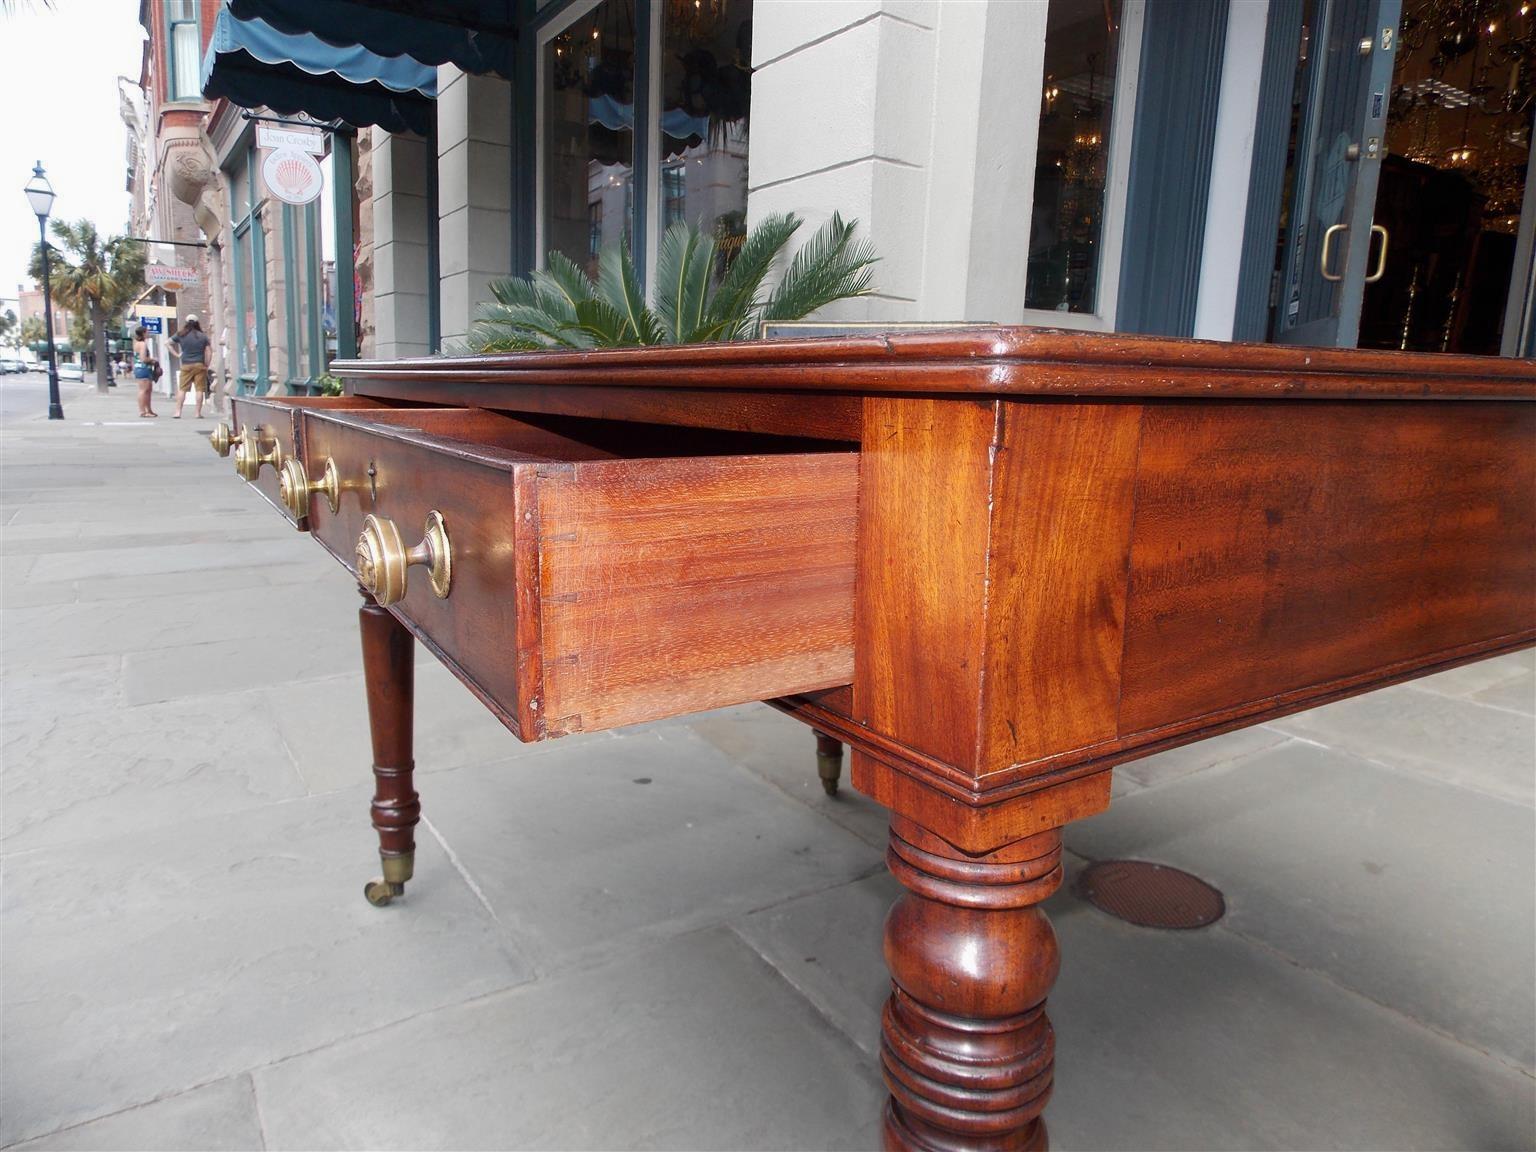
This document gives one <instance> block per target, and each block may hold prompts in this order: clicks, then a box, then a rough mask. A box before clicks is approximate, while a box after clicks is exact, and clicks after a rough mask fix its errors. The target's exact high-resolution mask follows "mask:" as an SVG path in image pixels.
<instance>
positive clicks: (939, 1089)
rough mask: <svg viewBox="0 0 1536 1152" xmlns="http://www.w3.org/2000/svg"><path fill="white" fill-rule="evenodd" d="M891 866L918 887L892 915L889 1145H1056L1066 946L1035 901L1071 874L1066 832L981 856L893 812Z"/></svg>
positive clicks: (1010, 1148)
mask: <svg viewBox="0 0 1536 1152" xmlns="http://www.w3.org/2000/svg"><path fill="white" fill-rule="evenodd" d="M886 863H887V864H888V865H889V866H890V869H891V872H892V874H893V875H894V876H895V877H896V878H897V879H898V880H900V881H901V883H902V884H903V885H904V886H905V887H906V889H907V891H906V892H905V893H903V894H902V896H901V898H900V899H898V900H897V901H896V904H895V906H894V907H892V909H891V912H890V915H889V916H888V917H887V918H886V921H885V961H886V964H887V965H888V966H889V968H890V970H891V984H892V988H891V998H890V1000H889V1001H888V1002H887V1004H886V1007H885V1015H884V1019H883V1021H882V1031H883V1036H882V1041H881V1064H882V1066H883V1071H884V1073H885V1083H886V1086H887V1087H888V1088H889V1089H890V1092H891V1098H890V1101H889V1103H888V1104H887V1106H886V1113H885V1145H886V1147H887V1148H893V1149H895V1148H902V1149H906V1148H917V1149H932V1150H944V1152H949V1150H951V1149H962V1148H964V1149H985V1150H988V1152H1004V1150H1007V1152H1015V1150H1018V1149H1043V1148H1045V1147H1046V1135H1045V1122H1044V1121H1043V1120H1042V1119H1041V1118H1040V1113H1041V1111H1042V1110H1043V1109H1044V1108H1045V1102H1046V1100H1047V1099H1048V1098H1049V1097H1050V1094H1051V1065H1052V1060H1053V1057H1054V1051H1055V1038H1054V1036H1053V1035H1052V1032H1051V1024H1050V1021H1049V1020H1047V1019H1046V1017H1045V995H1046V992H1048V991H1049V990H1050V987H1051V985H1052V984H1053V983H1054V982H1055V980H1056V972H1057V968H1058V967H1059V956H1058V952H1057V948H1056V934H1055V933H1054V932H1053V931H1052V930H1051V925H1050V921H1048V920H1047V919H1046V918H1045V914H1044V913H1043V912H1041V911H1040V909H1039V908H1038V907H1037V906H1036V905H1038V904H1039V903H1040V901H1042V900H1044V899H1045V898H1046V897H1047V896H1049V895H1050V894H1051V893H1052V892H1054V891H1055V890H1056V888H1057V887H1059V886H1060V884H1061V832H1060V830H1059V829H1056V830H1052V831H1050V832H1043V833H1040V834H1039V835H1036V836H1031V837H1029V838H1028V839H1024V840H1019V841H1016V842H1014V843H1012V844H1008V845H1006V846H1004V847H1002V848H999V849H997V850H996V851H994V852H989V853H987V854H986V855H984V856H970V855H967V854H966V853H964V852H962V851H961V850H960V849H958V848H956V847H954V846H953V845H951V844H949V843H947V842H946V841H944V840H941V839H940V838H939V837H937V836H935V835H934V834H933V833H931V832H928V831H926V830H924V829H923V828H921V827H919V826H918V825H916V824H914V823H913V822H912V821H910V820H908V819H906V818H904V817H900V816H895V817H893V818H892V820H891V839H890V848H889V851H888V852H887V854H886Z"/></svg>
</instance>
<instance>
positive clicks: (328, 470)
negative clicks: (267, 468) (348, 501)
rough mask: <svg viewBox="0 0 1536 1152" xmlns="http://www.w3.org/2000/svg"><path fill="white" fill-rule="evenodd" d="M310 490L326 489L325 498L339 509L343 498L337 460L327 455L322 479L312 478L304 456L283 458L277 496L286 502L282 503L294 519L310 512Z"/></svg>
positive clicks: (334, 509)
mask: <svg viewBox="0 0 1536 1152" xmlns="http://www.w3.org/2000/svg"><path fill="white" fill-rule="evenodd" d="M311 492H323V493H325V502H326V503H327V504H329V505H330V506H331V511H332V512H335V511H336V506H337V505H338V504H339V503H340V502H341V477H340V475H339V474H338V473H337V471H336V461H334V460H332V459H331V458H330V457H329V456H327V457H326V458H325V471H324V472H323V473H321V475H320V479H318V480H311V479H310V478H309V473H308V472H306V471H305V469H304V462H303V461H302V460H297V459H295V458H294V457H292V456H290V457H289V458H288V459H286V460H284V461H283V466H282V467H281V468H280V469H278V473H277V497H278V499H279V500H281V501H282V502H283V507H285V508H287V509H288V511H290V512H292V513H293V517H294V519H295V520H302V519H304V518H305V517H306V516H308V515H309V494H310V493H311Z"/></svg>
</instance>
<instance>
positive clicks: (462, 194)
mask: <svg viewBox="0 0 1536 1152" xmlns="http://www.w3.org/2000/svg"><path fill="white" fill-rule="evenodd" d="M437 172H438V238H439V249H438V252H439V256H438V259H439V266H440V273H441V279H440V280H439V283H440V285H441V293H442V295H441V308H442V311H441V313H440V315H441V321H442V338H443V340H444V342H445V343H446V342H450V341H462V340H463V339H464V337H465V336H466V335H467V334H468V332H469V322H470V320H471V319H472V318H473V316H474V310H475V306H476V305H477V304H480V303H483V302H485V301H487V300H489V299H490V298H491V294H490V290H489V285H490V282H491V281H492V280H493V279H496V278H497V277H500V276H505V275H507V274H508V273H509V272H510V271H511V269H512V86H511V84H510V83H508V82H507V81H505V80H501V79H498V78H497V77H494V76H467V75H465V74H464V73H463V72H460V71H459V70H458V69H457V68H454V67H452V66H451V65H445V66H443V67H441V68H439V69H438V70H437Z"/></svg>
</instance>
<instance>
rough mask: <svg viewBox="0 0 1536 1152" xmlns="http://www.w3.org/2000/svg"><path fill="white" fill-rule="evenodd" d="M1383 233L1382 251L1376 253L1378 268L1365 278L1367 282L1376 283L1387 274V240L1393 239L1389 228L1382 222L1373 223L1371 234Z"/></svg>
mask: <svg viewBox="0 0 1536 1152" xmlns="http://www.w3.org/2000/svg"><path fill="white" fill-rule="evenodd" d="M1377 233H1379V234H1380V235H1381V251H1380V252H1378V253H1377V254H1376V270H1375V271H1374V272H1372V273H1371V274H1370V275H1369V276H1367V277H1366V278H1365V282H1366V283H1367V284H1374V283H1376V281H1378V280H1380V279H1381V278H1382V277H1383V276H1385V275H1386V274H1387V242H1388V241H1389V240H1390V239H1391V237H1390V236H1388V235H1387V230H1386V229H1385V228H1383V227H1382V226H1381V225H1380V224H1372V225H1371V234H1372V235H1376V234H1377Z"/></svg>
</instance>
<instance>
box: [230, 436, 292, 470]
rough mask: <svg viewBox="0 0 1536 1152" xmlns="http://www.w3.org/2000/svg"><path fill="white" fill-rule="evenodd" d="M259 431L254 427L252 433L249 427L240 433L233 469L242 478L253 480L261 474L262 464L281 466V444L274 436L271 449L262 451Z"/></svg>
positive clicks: (274, 466) (279, 467)
mask: <svg viewBox="0 0 1536 1152" xmlns="http://www.w3.org/2000/svg"><path fill="white" fill-rule="evenodd" d="M261 433H262V430H261V429H260V428H258V429H255V432H254V434H253V433H252V430H251V429H250V428H247V429H246V430H245V431H244V432H243V433H241V440H240V444H239V446H238V447H237V448H236V449H235V471H236V472H238V473H239V474H240V478H241V479H242V480H255V479H256V477H257V476H260V475H261V466H262V465H263V464H270V465H272V467H273V468H278V469H281V468H282V466H283V446H282V444H281V443H280V442H279V441H278V439H277V438H276V437H275V436H274V437H273V438H272V447H271V449H270V450H269V451H265V452H263V451H262V448H261Z"/></svg>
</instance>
